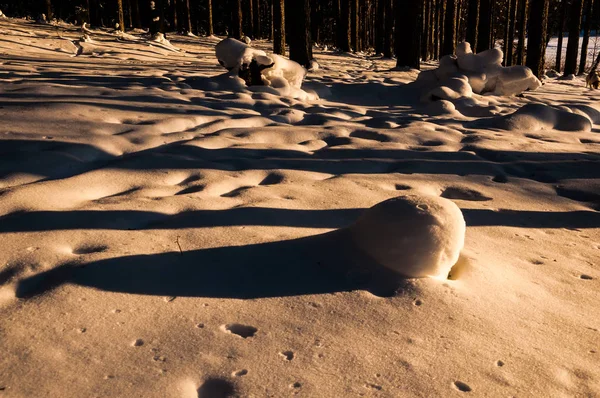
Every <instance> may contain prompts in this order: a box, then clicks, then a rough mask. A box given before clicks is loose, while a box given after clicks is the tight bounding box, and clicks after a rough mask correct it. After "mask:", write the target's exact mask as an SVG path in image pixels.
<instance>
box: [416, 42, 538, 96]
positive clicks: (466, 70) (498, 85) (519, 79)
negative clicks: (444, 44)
mask: <svg viewBox="0 0 600 398" xmlns="http://www.w3.org/2000/svg"><path fill="white" fill-rule="evenodd" d="M502 59H503V53H502V51H501V50H500V49H497V48H494V49H491V50H486V51H482V52H481V53H479V54H473V51H471V45H470V44H469V43H467V42H463V43H460V44H459V45H458V46H457V49H456V55H446V56H444V57H442V59H440V65H439V67H438V68H437V69H434V70H429V71H424V72H421V73H420V74H419V76H418V77H417V82H420V83H421V84H424V85H425V86H428V87H429V88H428V89H426V92H425V94H424V95H423V96H422V97H421V99H422V100H424V101H432V100H439V99H445V100H454V99H458V98H468V97H470V96H471V95H472V94H473V93H475V94H485V93H491V94H494V95H499V96H510V95H517V94H520V93H522V92H523V91H526V90H535V89H537V88H539V87H541V85H542V83H541V82H540V81H539V79H538V78H537V77H535V76H534V74H533V72H532V71H531V69H529V68H527V67H526V66H520V65H517V66H510V67H503V66H502ZM465 83H467V84H468V86H470V89H467V88H466V87H465Z"/></svg>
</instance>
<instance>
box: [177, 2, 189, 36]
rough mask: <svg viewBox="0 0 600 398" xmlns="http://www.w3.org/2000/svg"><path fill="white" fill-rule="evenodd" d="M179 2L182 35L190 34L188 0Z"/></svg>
mask: <svg viewBox="0 0 600 398" xmlns="http://www.w3.org/2000/svg"><path fill="white" fill-rule="evenodd" d="M179 1H181V8H182V11H183V15H182V17H183V20H182V21H181V25H182V29H181V30H182V31H183V33H192V14H191V9H190V0H179Z"/></svg>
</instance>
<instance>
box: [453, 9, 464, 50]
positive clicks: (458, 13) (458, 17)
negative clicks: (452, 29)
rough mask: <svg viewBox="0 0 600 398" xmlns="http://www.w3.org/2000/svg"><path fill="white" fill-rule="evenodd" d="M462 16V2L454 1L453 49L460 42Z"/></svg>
mask: <svg viewBox="0 0 600 398" xmlns="http://www.w3.org/2000/svg"><path fill="white" fill-rule="evenodd" d="M461 16H462V0H456V33H455V35H454V37H455V40H454V48H456V46H457V45H458V43H459V42H460V35H461V33H460V32H461V22H460V21H461V20H462V18H461Z"/></svg>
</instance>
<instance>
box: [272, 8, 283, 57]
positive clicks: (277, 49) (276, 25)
mask: <svg viewBox="0 0 600 398" xmlns="http://www.w3.org/2000/svg"><path fill="white" fill-rule="evenodd" d="M273 52H274V53H275V54H280V55H285V2H284V0H273Z"/></svg>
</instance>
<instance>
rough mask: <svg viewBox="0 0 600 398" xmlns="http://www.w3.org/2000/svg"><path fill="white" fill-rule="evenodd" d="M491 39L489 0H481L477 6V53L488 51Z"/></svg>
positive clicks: (490, 8)
mask: <svg viewBox="0 0 600 398" xmlns="http://www.w3.org/2000/svg"><path fill="white" fill-rule="evenodd" d="M491 38H492V7H491V0H481V3H480V6H479V29H478V30H477V47H476V48H477V52H478V53H479V52H482V51H485V50H489V49H490V48H491Z"/></svg>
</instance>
